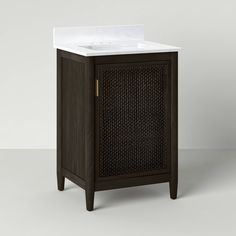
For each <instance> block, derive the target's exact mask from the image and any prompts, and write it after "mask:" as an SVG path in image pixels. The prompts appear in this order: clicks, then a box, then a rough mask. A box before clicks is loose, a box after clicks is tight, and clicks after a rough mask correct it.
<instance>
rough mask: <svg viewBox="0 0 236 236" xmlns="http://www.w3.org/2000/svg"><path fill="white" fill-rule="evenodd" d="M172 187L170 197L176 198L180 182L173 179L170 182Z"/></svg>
mask: <svg viewBox="0 0 236 236" xmlns="http://www.w3.org/2000/svg"><path fill="white" fill-rule="evenodd" d="M169 187H170V198H171V199H176V198H177V191H178V183H177V181H176V180H171V181H170V182H169Z"/></svg>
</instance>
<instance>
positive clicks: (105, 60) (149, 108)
mask: <svg viewBox="0 0 236 236" xmlns="http://www.w3.org/2000/svg"><path fill="white" fill-rule="evenodd" d="M177 63H178V53H177V52H170V53H150V54H135V55H116V56H98V57H84V56H80V55H77V54H73V53H69V52H65V51H62V50H57V102H58V103H57V178H58V189H59V190H63V189H64V182H65V177H66V178H68V179H69V180H71V181H72V182H74V183H76V184H77V185H79V186H80V187H82V188H83V189H85V192H86V205H87V210H93V202H94V192H95V191H100V190H108V189H114V188H122V187H130V186H137V185H144V184H154V183H161V182H169V186H170V196H171V198H172V199H175V198H176V197H177V182H178V173H177V168H178V144H177V141H178V133H177V126H178V114H177V104H178V94H177V92H178V71H177V68H178V65H177Z"/></svg>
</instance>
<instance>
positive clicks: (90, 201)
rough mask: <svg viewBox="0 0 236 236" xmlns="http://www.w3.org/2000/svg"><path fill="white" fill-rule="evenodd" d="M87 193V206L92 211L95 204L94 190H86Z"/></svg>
mask: <svg viewBox="0 0 236 236" xmlns="http://www.w3.org/2000/svg"><path fill="white" fill-rule="evenodd" d="M85 195H86V208H87V210H88V211H92V210H93V205H94V191H91V190H86V191H85Z"/></svg>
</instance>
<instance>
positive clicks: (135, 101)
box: [97, 63, 168, 177]
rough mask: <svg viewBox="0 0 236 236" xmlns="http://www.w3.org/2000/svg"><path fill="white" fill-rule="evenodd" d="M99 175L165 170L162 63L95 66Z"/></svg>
mask: <svg viewBox="0 0 236 236" xmlns="http://www.w3.org/2000/svg"><path fill="white" fill-rule="evenodd" d="M97 78H98V79H99V86H100V94H99V102H98V103H99V154H98V155H99V176H100V177H109V176H117V175H129V174H134V173H140V172H148V171H153V170H163V169H166V168H167V155H168V124H167V120H168V116H167V115H168V103H167V101H168V91H167V90H168V89H167V88H168V84H167V83H168V64H165V63H163V64H158V63H131V64H126V65H121V64H113V65H100V66H97Z"/></svg>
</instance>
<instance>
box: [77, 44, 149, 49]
mask: <svg viewBox="0 0 236 236" xmlns="http://www.w3.org/2000/svg"><path fill="white" fill-rule="evenodd" d="M80 47H83V48H87V49H90V50H95V51H120V50H122V51H123V50H134V49H135V50H138V49H144V48H147V47H148V48H150V45H146V44H144V43H134V44H94V45H85V46H80Z"/></svg>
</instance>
